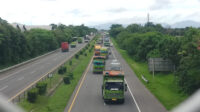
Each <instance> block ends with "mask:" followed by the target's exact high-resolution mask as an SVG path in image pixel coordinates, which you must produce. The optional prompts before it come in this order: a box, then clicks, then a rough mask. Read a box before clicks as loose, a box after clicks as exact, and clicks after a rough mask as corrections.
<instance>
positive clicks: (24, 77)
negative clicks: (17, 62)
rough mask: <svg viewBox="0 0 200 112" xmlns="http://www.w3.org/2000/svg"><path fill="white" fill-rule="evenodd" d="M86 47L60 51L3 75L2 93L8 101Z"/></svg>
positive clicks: (0, 88)
mask: <svg viewBox="0 0 200 112" xmlns="http://www.w3.org/2000/svg"><path fill="white" fill-rule="evenodd" d="M85 45H86V43H82V44H77V47H76V48H70V49H69V52H61V50H58V51H56V52H54V53H53V54H50V55H48V56H45V57H42V58H40V59H38V60H36V61H33V62H30V63H28V64H25V65H22V66H20V67H18V68H15V69H13V70H10V71H8V72H5V73H4V74H1V75H0V93H1V94H3V95H4V96H6V97H7V98H8V99H9V98H11V97H13V96H15V95H16V94H17V93H19V92H20V91H21V90H23V89H24V88H26V87H27V86H28V85H30V84H31V83H33V82H34V81H36V80H37V79H39V78H40V77H42V76H43V75H44V74H45V73H47V72H49V71H50V70H51V69H53V68H54V67H55V66H57V65H59V64H60V63H62V62H63V61H64V60H66V59H69V58H70V57H71V56H72V55H74V53H75V52H76V51H78V50H79V49H81V48H83V47H84V46H85Z"/></svg>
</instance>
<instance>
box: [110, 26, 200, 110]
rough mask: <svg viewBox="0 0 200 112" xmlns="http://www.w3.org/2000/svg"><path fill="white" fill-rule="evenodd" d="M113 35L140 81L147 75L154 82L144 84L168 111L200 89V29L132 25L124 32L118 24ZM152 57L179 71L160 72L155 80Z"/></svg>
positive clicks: (113, 28)
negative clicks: (150, 61)
mask: <svg viewBox="0 0 200 112" xmlns="http://www.w3.org/2000/svg"><path fill="white" fill-rule="evenodd" d="M177 32H179V33H177ZM109 33H110V35H111V37H113V42H114V44H115V46H117V49H118V51H119V52H120V53H121V54H122V56H123V57H124V59H125V60H126V61H127V63H129V65H130V66H131V67H132V69H133V70H134V71H135V73H136V74H137V76H138V77H139V79H141V75H144V76H145V77H146V78H147V79H148V80H149V81H150V83H149V84H146V83H144V84H145V85H146V86H147V88H148V89H149V90H150V91H151V92H152V93H153V94H154V95H155V96H156V97H157V98H158V99H159V100H160V101H161V102H162V103H163V105H164V106H165V107H166V108H167V109H168V110H170V109H172V108H173V107H175V106H176V105H177V104H179V103H180V102H181V101H183V100H184V99H185V98H187V96H189V95H191V94H192V93H194V92H195V91H196V90H197V89H198V88H199V87H200V75H198V74H200V69H199V68H200V61H199V60H200V50H199V49H198V46H199V42H200V30H199V29H195V28H186V29H165V28H163V27H162V26H161V25H159V24H157V25H154V24H153V23H147V24H145V26H141V25H138V24H132V25H129V26H127V27H126V28H124V27H122V25H119V24H115V25H112V26H111V30H110V31H109ZM150 57H162V58H164V59H166V58H167V59H170V60H172V61H173V63H174V64H175V66H176V69H175V71H174V72H171V73H162V72H156V74H155V78H154V79H153V78H152V74H151V73H150V72H149V71H148V66H147V60H148V58H150Z"/></svg>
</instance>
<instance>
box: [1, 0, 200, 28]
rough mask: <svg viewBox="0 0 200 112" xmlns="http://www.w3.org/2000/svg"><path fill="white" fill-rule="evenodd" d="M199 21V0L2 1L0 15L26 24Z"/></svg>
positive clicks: (11, 21) (9, 20)
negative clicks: (148, 20)
mask: <svg viewBox="0 0 200 112" xmlns="http://www.w3.org/2000/svg"><path fill="white" fill-rule="evenodd" d="M148 13H149V15H150V21H151V22H155V23H167V24H173V23H176V22H180V21H185V20H193V21H197V22H200V0H0V17H1V18H2V19H5V20H7V21H8V22H9V23H14V22H16V23H21V24H26V25H49V24H51V23H55V24H59V23H62V24H65V25H71V24H73V25H80V24H85V25H88V26H94V25H99V24H105V23H120V24H131V23H145V22H146V21H147V14H148Z"/></svg>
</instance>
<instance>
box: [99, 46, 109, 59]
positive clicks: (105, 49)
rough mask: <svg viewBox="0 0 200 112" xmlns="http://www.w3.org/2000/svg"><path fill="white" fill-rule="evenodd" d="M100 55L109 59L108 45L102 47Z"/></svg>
mask: <svg viewBox="0 0 200 112" xmlns="http://www.w3.org/2000/svg"><path fill="white" fill-rule="evenodd" d="M100 55H101V56H105V57H106V59H108V48H107V47H102V48H101V49H100Z"/></svg>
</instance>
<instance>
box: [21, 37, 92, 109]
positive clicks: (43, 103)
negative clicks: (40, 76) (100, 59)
mask: <svg viewBox="0 0 200 112" xmlns="http://www.w3.org/2000/svg"><path fill="white" fill-rule="evenodd" d="M94 42H95V41H94V40H93V42H91V43H90V44H89V45H87V46H86V47H85V48H83V49H82V50H81V51H80V52H78V53H77V56H74V57H73V58H72V59H71V60H69V61H67V62H66V63H65V65H64V66H62V67H61V68H60V69H59V70H58V72H57V73H56V74H54V75H53V77H52V78H51V79H50V78H48V79H47V80H45V82H47V86H48V89H47V91H50V90H51V89H52V88H54V87H55V85H56V84H58V86H57V87H56V88H55V90H53V91H50V93H48V92H47V93H46V94H45V95H38V98H37V99H36V101H35V102H34V103H30V101H28V100H27V99H24V100H22V101H21V102H20V103H19V105H20V106H21V107H22V108H24V109H25V110H26V111H27V112H29V111H32V112H63V111H64V109H65V107H66V106H67V103H68V101H69V99H70V97H71V95H72V93H73V91H74V89H75V87H76V86H77V84H78V82H79V80H80V78H81V76H82V74H83V73H84V71H85V70H86V68H87V65H88V64H89V62H90V60H91V58H92V56H93V45H94ZM63 68H65V69H63ZM65 78H69V80H68V81H67V82H65Z"/></svg>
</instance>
